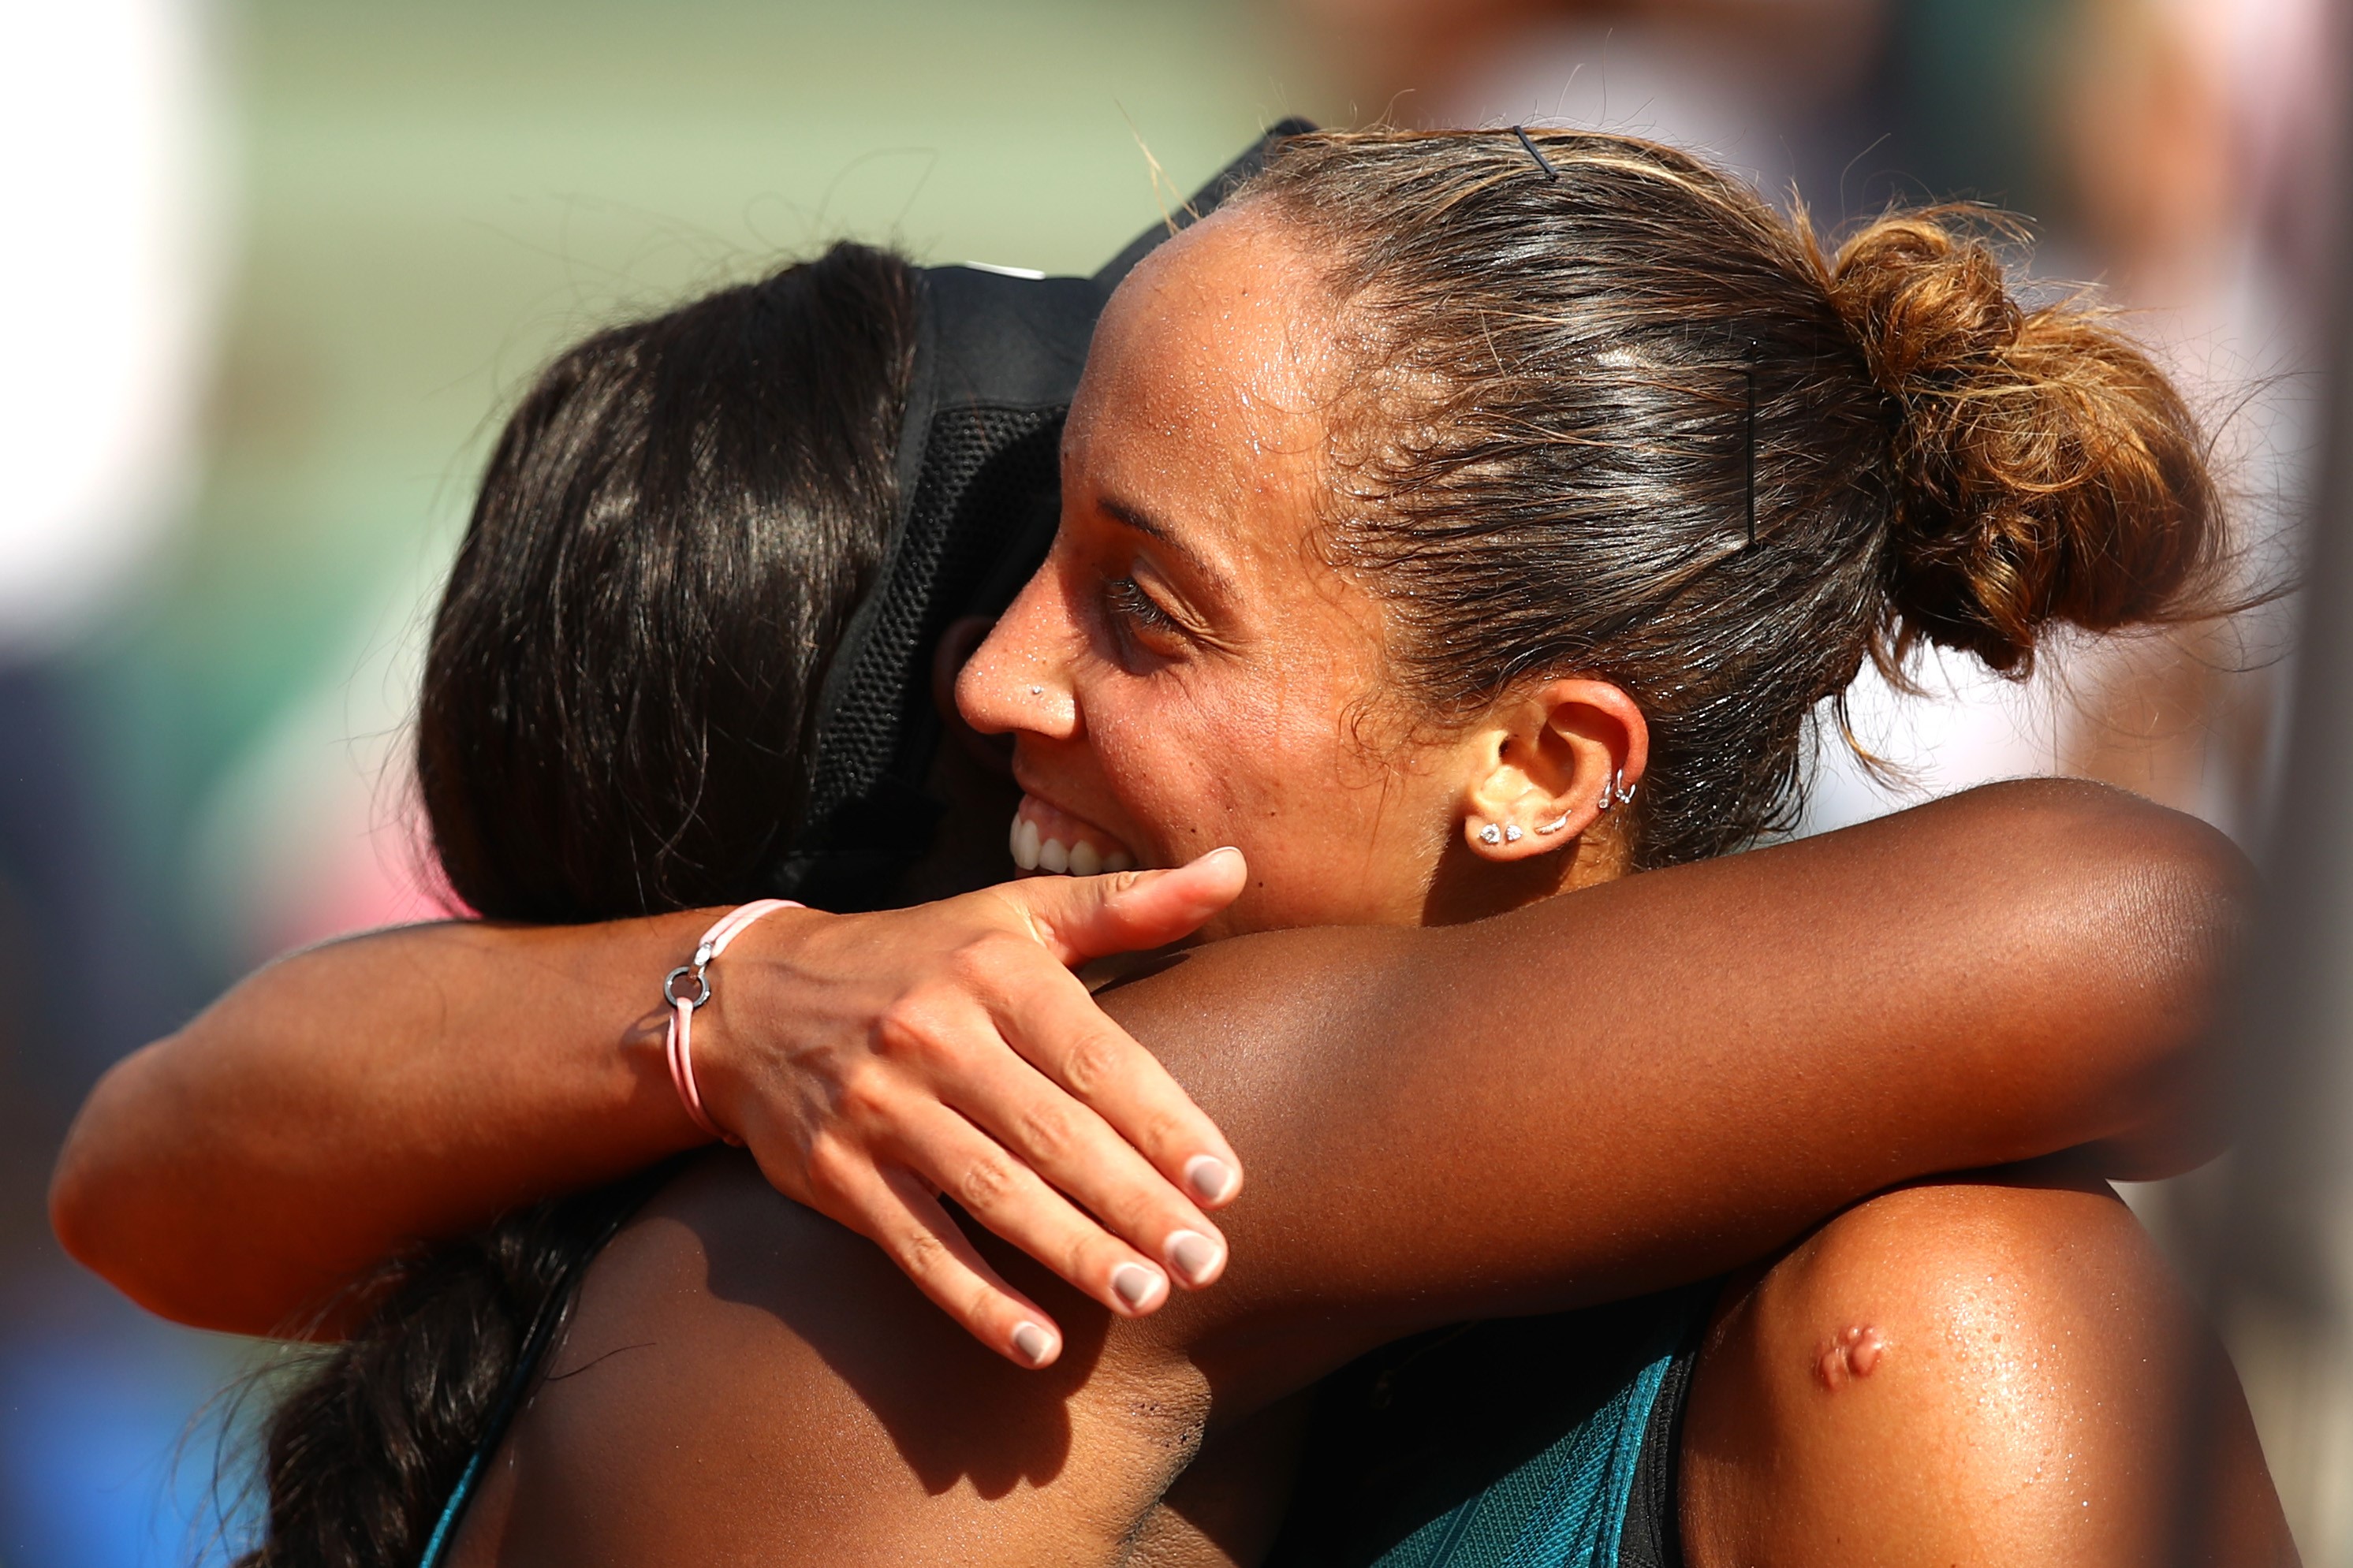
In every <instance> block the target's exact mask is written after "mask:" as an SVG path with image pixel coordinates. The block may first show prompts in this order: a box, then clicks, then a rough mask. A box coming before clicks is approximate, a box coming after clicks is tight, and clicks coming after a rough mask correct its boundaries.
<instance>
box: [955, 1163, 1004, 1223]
mask: <svg viewBox="0 0 2353 1568" xmlns="http://www.w3.org/2000/svg"><path fill="white" fill-rule="evenodd" d="M1012 1191H1013V1171H1012V1168H1011V1167H1010V1166H1008V1164H1007V1163H1005V1162H1004V1161H1003V1160H1001V1159H998V1158H997V1157H996V1156H994V1155H988V1154H984V1155H981V1156H979V1157H978V1158H976V1159H975V1160H973V1161H972V1162H971V1163H968V1164H966V1165H965V1168H964V1169H963V1171H961V1172H960V1173H958V1174H957V1176H956V1184H955V1194H956V1201H957V1202H958V1203H960V1204H962V1205H964V1206H965V1207H966V1208H968V1209H971V1210H973V1211H975V1212H976V1213H977V1212H980V1211H983V1210H987V1209H993V1208H995V1207H996V1206H997V1205H998V1204H1000V1203H1002V1202H1003V1201H1004V1200H1005V1198H1006V1197H1007V1196H1008V1194H1011V1192H1012Z"/></svg>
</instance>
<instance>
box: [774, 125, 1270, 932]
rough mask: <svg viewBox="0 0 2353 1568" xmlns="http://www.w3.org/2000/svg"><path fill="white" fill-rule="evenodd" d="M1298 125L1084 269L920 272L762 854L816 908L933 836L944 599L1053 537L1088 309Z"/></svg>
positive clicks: (1028, 568) (891, 887)
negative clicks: (814, 692)
mask: <svg viewBox="0 0 2353 1568" xmlns="http://www.w3.org/2000/svg"><path fill="white" fill-rule="evenodd" d="M1307 129H1309V127H1308V126H1307V124H1306V122H1305V121H1284V122H1283V123H1282V124H1281V125H1278V126H1276V127H1275V128H1274V129H1273V130H1272V131H1271V132H1268V133H1267V134H1266V135H1265V136H1264V137H1262V138H1261V140H1260V141H1259V142H1258V144H1257V145H1255V146H1253V147H1252V148H1251V149H1250V151H1249V152H1248V153H1244V154H1243V155H1242V156H1241V157H1240V158H1239V159H1236V160H1235V161H1234V163H1231V164H1229V165H1228V166H1227V167H1226V168H1225V169H1224V170H1223V171H1221V172H1220V173H1219V175H1218V177H1217V178H1216V179H1214V180H1212V181H1210V182H1209V184H1208V185H1206V186H1204V187H1203V188H1202V190H1201V191H1200V192H1199V193H1198V195H1195V196H1194V198H1193V200H1192V201H1191V202H1189V203H1187V205H1186V207H1185V208H1184V209H1182V210H1181V211H1180V212H1179V214H1178V215H1177V216H1176V217H1175V218H1174V219H1172V221H1171V222H1170V223H1168V224H1166V225H1161V226H1155V227H1154V228H1153V229H1152V230H1150V231H1149V232H1147V233H1145V234H1144V235H1142V236H1140V237H1138V238H1137V239H1136V240H1135V242H1134V244H1132V245H1130V246H1129V247H1127V248H1126V249H1125V250H1123V251H1122V252H1120V254H1119V255H1118V257H1117V258H1114V259H1113V261H1112V262H1111V264H1110V265H1109V266H1107V267H1105V268H1103V270H1102V271H1101V272H1099V273H1097V274H1096V275H1095V276H1094V277H1092V278H1091V279H1089V278H1030V277H1024V276H1015V275H1009V274H1007V273H1004V272H1001V271H998V270H997V269H995V268H977V267H935V268H926V269H925V270H924V271H923V273H922V274H921V276H920V283H919V286H920V288H921V289H922V300H921V305H920V311H921V315H920V319H919V325H918V331H917V344H916V351H915V366H914V374H913V383H912V384H911V386H910V388H909V395H908V399H907V414H906V420H905V424H904V426H903V427H902V432H901V436H900V451H899V474H898V479H899V504H900V511H899V517H898V520H897V524H896V526H895V527H894V528H893V530H892V536H891V540H890V542H889V545H888V546H887V548H886V550H885V552H884V556H883V561H882V565H881V575H880V579H879V584H878V586H877V587H876V588H875V590H874V592H873V593H872V594H871V595H870V596H869V597H868V599H867V601H866V603H865V604H864V605H860V608H859V610H858V612H857V614H856V615H855V616H852V617H851V620H850V623H849V626H848V628H847V629H846V630H845V632H844V634H843V637H842V639H841V643H840V646H839V647H838V648H837V649H836V652H835V658H834V663H833V667H832V668H830V669H829V670H828V672H827V674H826V678H825V684H824V688H823V690H822V692H821V693H820V695H819V700H818V723H817V756H816V759H815V764H814V766H813V768H812V770H811V778H810V792H809V804H808V810H807V813H806V815H805V816H804V817H803V820H802V823H801V826H800V830H799V831H798V833H797V834H796V835H795V837H794V838H793V842H792V844H791V845H790V847H788V848H787V850H786V853H785V854H784V855H782V856H781V857H780V858H778V860H777V862H776V865H775V866H774V867H773V868H771V870H770V873H769V875H768V877H767V881H768V884H769V887H770V889H771V890H772V891H773V892H775V893H776V894H777V895H778V896H780V897H785V898H794V899H799V900H803V901H804V902H807V903H810V904H814V905H816V906H818V908H820V909H829V910H860V909H873V908H877V907H879V906H881V905H883V904H886V903H889V902H891V901H892V900H893V898H894V897H895V894H896V891H897V888H898V884H899V879H900V876H901V874H902V872H903V871H904V870H905V869H906V868H907V867H908V866H910V865H912V864H913V862H914V861H916V860H917V859H920V858H922V857H923V854H924V853H925V852H926V851H927V850H928V849H929V848H930V847H931V838H932V829H933V827H934V825H935V824H936V822H937V819H938V817H939V815H940V812H941V810H942V806H941V805H940V803H939V802H937V801H935V800H934V799H932V798H931V796H930V795H928V794H927V793H926V790H925V783H926V778H927V775H928V773H929V771H930V765H931V758H932V752H933V751H934V747H935V746H936V744H937V742H938V740H939V728H940V726H939V719H938V717H937V715H936V714H935V713H934V711H933V710H932V704H931V681H930V679H929V676H930V668H931V660H932V652H933V649H934V647H935V646H936V645H937V643H938V640H939V637H940V634H941V632H942V631H944V629H945V628H946V627H947V626H948V624H949V623H950V622H952V621H954V620H955V619H957V618H958V617H959V616H968V615H984V616H994V615H996V614H997V613H999V612H1000V611H1002V610H1003V609H1004V607H1005V606H1006V605H1008V603H1010V602H1011V600H1012V597H1013V595H1014V594H1015V592H1016V591H1018V588H1019V587H1020V585H1021V584H1022V583H1023V582H1024V581H1025V580H1027V578H1028V577H1029V574H1030V573H1031V572H1032V571H1033V570H1035V569H1036V567H1037V564H1038V563H1039V560H1040V559H1042V558H1043V556H1044V554H1045V552H1046V547H1047V545H1048V544H1049V543H1050V542H1051V540H1052V538H1053V531H1054V520H1055V515H1056V512H1057V510H1059V506H1060V499H1059V492H1058V488H1057V485H1056V456H1057V446H1058V444H1059V442H1060V437H1061V428H1062V420H1063V417H1064V416H1065V415H1067V414H1068V413H1069V412H1070V404H1071V395H1073V394H1074V393H1075V392H1076V391H1077V389H1078V382H1079V374H1080V372H1081V370H1082V368H1083V367H1084V364H1085V361H1086V346H1087V340H1088V338H1089V337H1090V336H1092V333H1093V331H1094V323H1095V318H1096V317H1097V316H1098V315H1100V314H1101V313H1102V310H1103V302H1104V300H1107V299H1108V298H1109V297H1110V294H1111V291H1112V289H1113V288H1115V287H1116V286H1117V285H1118V283H1119V280H1120V279H1122V278H1124V277H1125V276H1126V274H1127V272H1128V269H1129V268H1132V267H1134V265H1135V263H1136V262H1137V261H1139V260H1141V259H1142V258H1144V257H1145V255H1147V254H1149V253H1150V251H1151V250H1152V248H1153V247H1155V245H1157V244H1159V243H1160V242H1161V241H1162V240H1164V239H1166V237H1168V235H1170V234H1171V233H1174V232H1175V231H1176V229H1178V228H1182V227H1184V226H1186V225H1187V224H1189V223H1191V222H1193V221H1194V220H1196V219H1197V218H1198V217H1200V216H1205V215H1206V214H1208V212H1210V211H1211V210H1213V209H1214V208H1215V207H1216V206H1217V205H1218V203H1219V200H1220V199H1222V198H1223V197H1224V196H1225V195H1226V194H1227V193H1229V191H1231V190H1233V189H1234V187H1235V186H1236V185H1238V184H1240V182H1241V181H1242V180H1244V179H1246V178H1248V177H1249V176H1250V174H1252V173H1253V172H1255V171H1256V170H1257V169H1259V168H1260V167H1261V165H1262V164H1263V163H1264V162H1265V159H1266V155H1267V153H1269V152H1270V151H1271V149H1272V147H1273V146H1274V144H1275V142H1278V141H1280V140H1281V139H1282V137H1284V136H1288V135H1293V134H1295V133H1296V132H1300V131H1303V130H1307Z"/></svg>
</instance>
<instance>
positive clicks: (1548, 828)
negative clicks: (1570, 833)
mask: <svg viewBox="0 0 2353 1568" xmlns="http://www.w3.org/2000/svg"><path fill="white" fill-rule="evenodd" d="M1567 826H1568V813H1567V812H1565V811H1564V812H1562V813H1561V814H1560V819H1559V820H1558V821H1556V822H1539V823H1537V824H1536V832H1537V833H1539V834H1546V833H1558V832H1559V831H1560V830H1561V829H1562V828H1564V827H1567Z"/></svg>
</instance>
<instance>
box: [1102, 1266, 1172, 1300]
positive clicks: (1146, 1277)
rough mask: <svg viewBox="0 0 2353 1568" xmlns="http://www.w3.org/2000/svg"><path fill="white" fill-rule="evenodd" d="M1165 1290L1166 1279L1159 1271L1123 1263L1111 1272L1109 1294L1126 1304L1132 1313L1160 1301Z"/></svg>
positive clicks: (1166, 1286)
mask: <svg viewBox="0 0 2353 1568" xmlns="http://www.w3.org/2000/svg"><path fill="white" fill-rule="evenodd" d="M1166 1289H1168V1281H1167V1279H1166V1277H1165V1276H1163V1275H1162V1274H1161V1272H1160V1270H1158V1269H1157V1268H1145V1267H1144V1265H1142V1264H1141V1263H1123V1264H1121V1265H1120V1266H1119V1267H1118V1268H1114V1269H1113V1270H1112V1271H1111V1293H1112V1294H1113V1295H1114V1296H1116V1297H1118V1298H1119V1299H1120V1300H1123V1301H1124V1302H1126V1303H1127V1305H1128V1308H1129V1310H1132V1311H1137V1312H1141V1311H1142V1310H1144V1309H1145V1308H1146V1307H1148V1306H1150V1305H1152V1303H1154V1302H1155V1301H1157V1300H1160V1296H1161V1293H1162V1292H1163V1291H1165V1290H1166Z"/></svg>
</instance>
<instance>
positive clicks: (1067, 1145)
mask: <svg viewBox="0 0 2353 1568" xmlns="http://www.w3.org/2000/svg"><path fill="white" fill-rule="evenodd" d="M1013 1134H1014V1137H1015V1139H1016V1140H1017V1142H1018V1144H1019V1146H1020V1147H1021V1148H1022V1149H1023V1150H1025V1151H1027V1152H1029V1155H1030V1156H1031V1158H1032V1159H1033V1160H1058V1159H1060V1157H1062V1156H1064V1155H1066V1154H1069V1153H1070V1152H1071V1151H1072V1149H1073V1148H1075V1147H1076V1145H1077V1143H1078V1142H1079V1129H1078V1125H1077V1121H1076V1119H1075V1118H1073V1117H1072V1116H1071V1114H1070V1112H1069V1111H1068V1110H1064V1109H1063V1108H1062V1107H1061V1106H1059V1105H1056V1104H1053V1103H1051V1102H1047V1103H1042V1104H1038V1105H1032V1106H1029V1107H1028V1108H1026V1109H1025V1110H1022V1112H1021V1113H1020V1115H1019V1116H1018V1117H1017V1118H1016V1119H1015V1121H1014V1126H1013Z"/></svg>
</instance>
